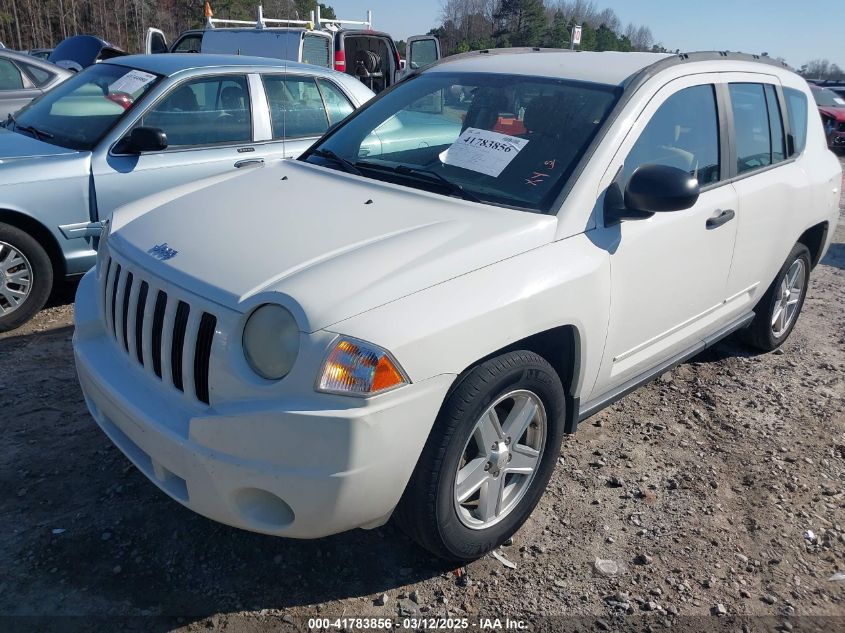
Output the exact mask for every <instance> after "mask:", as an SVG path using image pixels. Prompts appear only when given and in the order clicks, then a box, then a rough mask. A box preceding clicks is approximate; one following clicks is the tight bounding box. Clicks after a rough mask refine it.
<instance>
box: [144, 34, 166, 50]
mask: <svg viewBox="0 0 845 633" xmlns="http://www.w3.org/2000/svg"><path fill="white" fill-rule="evenodd" d="M167 50H168V49H167V36H165V34H164V31H162V30H160V29H154V28H149V29H147V36H146V38H145V39H144V52H145V53H146V54H147V55H153V54H155V53H166V52H167Z"/></svg>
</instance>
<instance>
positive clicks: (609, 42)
mask: <svg viewBox="0 0 845 633" xmlns="http://www.w3.org/2000/svg"><path fill="white" fill-rule="evenodd" d="M618 48H619V39H618V38H617V37H616V33H614V32H613V31H612V30H611V29H610V28H609V27H608V26H607V25H606V24H602V25H601V26H600V27H599V28H598V29H596V47H595V50H597V51H615V50H618Z"/></svg>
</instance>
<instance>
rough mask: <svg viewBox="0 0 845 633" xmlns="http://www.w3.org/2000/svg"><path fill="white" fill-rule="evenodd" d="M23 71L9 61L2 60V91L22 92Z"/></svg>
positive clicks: (0, 74) (0, 80) (0, 66)
mask: <svg viewBox="0 0 845 633" xmlns="http://www.w3.org/2000/svg"><path fill="white" fill-rule="evenodd" d="M22 89H23V78H22V77H21V71H19V70H18V67H17V66H15V65H14V64H13V63H12V62H10V61H9V60H8V59H0V90H22Z"/></svg>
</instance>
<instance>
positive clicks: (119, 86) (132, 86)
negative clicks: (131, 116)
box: [109, 70, 156, 95]
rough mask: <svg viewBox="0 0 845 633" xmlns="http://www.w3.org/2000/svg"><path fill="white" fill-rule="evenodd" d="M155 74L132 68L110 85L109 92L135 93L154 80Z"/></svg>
mask: <svg viewBox="0 0 845 633" xmlns="http://www.w3.org/2000/svg"><path fill="white" fill-rule="evenodd" d="M155 78H156V76H155V75H151V74H150V73H145V72H144V71H143V70H130V71H129V72H128V73H126V74H125V75H123V77H121V78H120V79H118V80H117V81H115V82H114V83H113V84H112V85H110V86H109V92H125V93H126V94H128V95H131V94H134V93H135V92H137V91H138V90H140V89H141V88H143V87H144V86H146V85H147V84H148V83H150V82H151V81H152V80H154V79H155Z"/></svg>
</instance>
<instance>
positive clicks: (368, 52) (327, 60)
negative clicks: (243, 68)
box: [145, 5, 441, 93]
mask: <svg viewBox="0 0 845 633" xmlns="http://www.w3.org/2000/svg"><path fill="white" fill-rule="evenodd" d="M145 50H146V53H147V54H148V55H149V54H155V53H168V52H169V53H217V54H230V55H231V54H235V55H251V56H256V57H272V58H276V59H289V60H291V61H295V62H302V63H303V64H313V65H315V66H323V67H325V68H333V69H334V70H338V71H340V72H345V73H347V74H349V75H352V76H353V77H357V78H358V79H360V80H361V81H362V82H363V83H364V84H365V85H366V86H367V87H368V88H369V89H370V90H372V91H373V92H376V93H378V92H381V91H382V90H384V89H385V88H389V87H390V86H392V85H393V84H395V83H396V82H397V81H399V80H400V79H401V78H402V76H403V75H404V74H405V70H404V68H403V66H402V64H401V60H400V58H399V50H398V48H397V47H396V42H394V41H393V38H392V37H391V36H390V35H389V34H387V33H384V32H381V31H374V30H373V17H372V11H367V17H366V19H365V20H360V21H358V20H340V19H335V18H323V17H322V16H321V14H320V6H319V5H317V11H316V13H312V14H311V16H310V19H309V20H280V19H274V18H267V17H264V10H263V7H262V6H261V5H259V6H258V8H257V15H256V19H255V21H254V22H248V21H245V20H228V19H220V18H214V17H211V16H208V17H207V18H206V23H205V28H203V29H192V30H190V31H184V32H182V33H181V34H180V35H179V37H177V38H176V41H175V42H173V44H171V45H168V43H167V37H166V36H165V34H164V32H163V31H161V30H160V29H156V28H150V29H147V37H146V48H145ZM440 56H441V53H440V42H439V41H438V39H437V38H436V37H433V36H431V35H415V36H413V37H410V38H408V40H407V68H408V70H416V69H418V68H422V67H424V66H427V65H429V64H431V63H433V62H435V61H437V60H438V59H440Z"/></svg>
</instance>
